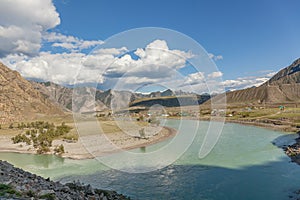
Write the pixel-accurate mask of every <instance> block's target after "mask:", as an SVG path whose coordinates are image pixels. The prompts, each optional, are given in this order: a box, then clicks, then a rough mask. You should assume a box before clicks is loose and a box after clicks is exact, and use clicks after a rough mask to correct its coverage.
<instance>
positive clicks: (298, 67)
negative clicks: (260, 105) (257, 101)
mask: <svg viewBox="0 0 300 200" xmlns="http://www.w3.org/2000/svg"><path fill="white" fill-rule="evenodd" d="M296 83H300V58H299V59H297V60H295V61H294V62H293V63H292V64H291V65H290V66H288V67H286V68H284V69H282V70H280V71H279V72H278V73H277V74H275V75H274V76H273V77H272V78H271V79H270V80H269V81H267V82H266V83H265V84H267V85H282V84H296Z"/></svg>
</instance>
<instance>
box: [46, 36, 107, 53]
mask: <svg viewBox="0 0 300 200" xmlns="http://www.w3.org/2000/svg"><path fill="white" fill-rule="evenodd" d="M43 39H44V41H46V42H49V43H52V46H53V47H61V48H64V49H67V50H71V51H77V52H79V51H80V50H83V49H89V48H91V47H94V46H97V45H101V44H103V41H101V40H82V39H79V38H77V37H74V36H71V35H63V34H61V33H57V32H51V33H45V34H44V35H43Z"/></svg>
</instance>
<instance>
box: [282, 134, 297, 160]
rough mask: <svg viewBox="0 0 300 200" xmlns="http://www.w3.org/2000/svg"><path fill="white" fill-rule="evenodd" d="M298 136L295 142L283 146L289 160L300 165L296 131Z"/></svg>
mask: <svg viewBox="0 0 300 200" xmlns="http://www.w3.org/2000/svg"><path fill="white" fill-rule="evenodd" d="M298 134H299V137H298V138H297V139H296V143H294V144H292V145H289V146H287V147H284V148H283V149H284V151H285V153H286V155H288V156H289V157H290V158H291V160H292V161H293V162H295V163H297V164H299V165H300V133H299V132H298Z"/></svg>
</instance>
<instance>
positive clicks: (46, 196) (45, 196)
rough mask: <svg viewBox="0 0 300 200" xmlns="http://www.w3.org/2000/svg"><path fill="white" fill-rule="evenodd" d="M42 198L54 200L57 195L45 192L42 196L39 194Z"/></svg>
mask: <svg viewBox="0 0 300 200" xmlns="http://www.w3.org/2000/svg"><path fill="white" fill-rule="evenodd" d="M39 198H40V199H46V200H54V199H55V195H54V194H44V195H42V196H39Z"/></svg>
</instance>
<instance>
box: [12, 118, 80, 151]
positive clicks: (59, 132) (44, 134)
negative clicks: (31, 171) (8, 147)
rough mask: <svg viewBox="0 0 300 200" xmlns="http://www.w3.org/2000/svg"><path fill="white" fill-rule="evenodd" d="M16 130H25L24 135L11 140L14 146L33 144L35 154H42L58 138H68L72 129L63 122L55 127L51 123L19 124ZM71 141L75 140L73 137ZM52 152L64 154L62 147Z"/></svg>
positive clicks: (21, 134) (48, 149)
mask: <svg viewBox="0 0 300 200" xmlns="http://www.w3.org/2000/svg"><path fill="white" fill-rule="evenodd" d="M17 128H18V129H20V130H23V129H26V131H25V133H20V134H18V135H16V136H15V137H13V138H12V141H13V143H14V144H18V143H22V142H23V143H26V144H27V145H31V144H33V147H34V148H35V149H36V151H37V153H39V154H43V153H47V152H49V151H50V147H51V146H52V141H53V140H54V139H58V138H65V137H70V135H69V132H70V130H71V129H72V128H71V127H70V126H67V125H66V124H65V123H64V122H63V123H62V124H61V125H59V126H55V125H54V124H53V123H51V124H50V123H49V122H44V121H36V122H31V123H27V124H25V123H23V122H22V123H19V124H18V125H17ZM71 139H72V140H77V139H78V137H77V138H76V137H75V136H71ZM54 152H55V153H57V154H59V155H61V154H62V153H64V147H63V145H60V146H59V147H57V148H55V149H54Z"/></svg>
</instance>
